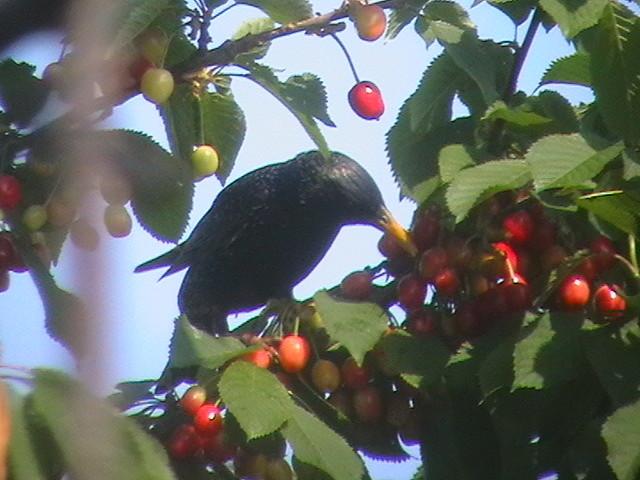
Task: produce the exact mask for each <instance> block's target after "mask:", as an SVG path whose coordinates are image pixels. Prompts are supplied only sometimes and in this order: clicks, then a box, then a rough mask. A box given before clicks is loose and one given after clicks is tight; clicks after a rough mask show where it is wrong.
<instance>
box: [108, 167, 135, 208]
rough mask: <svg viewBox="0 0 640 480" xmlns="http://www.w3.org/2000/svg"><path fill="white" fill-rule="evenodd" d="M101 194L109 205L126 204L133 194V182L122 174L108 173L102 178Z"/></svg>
mask: <svg viewBox="0 0 640 480" xmlns="http://www.w3.org/2000/svg"><path fill="white" fill-rule="evenodd" d="M100 194H101V195H102V198H104V200H105V202H107V203H108V204H109V205H126V204H127V202H129V200H131V197H132V195H133V192H132V189H131V183H130V182H129V181H128V179H126V178H125V177H123V176H122V175H118V174H114V173H108V174H105V175H103V176H102V178H100Z"/></svg>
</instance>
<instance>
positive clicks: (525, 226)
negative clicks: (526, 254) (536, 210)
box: [502, 210, 535, 244]
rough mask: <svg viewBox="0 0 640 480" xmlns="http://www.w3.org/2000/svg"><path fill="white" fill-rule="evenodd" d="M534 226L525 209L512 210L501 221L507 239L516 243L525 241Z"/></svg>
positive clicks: (529, 237)
mask: <svg viewBox="0 0 640 480" xmlns="http://www.w3.org/2000/svg"><path fill="white" fill-rule="evenodd" d="M534 227H535V224H534V222H533V218H531V214H530V213H529V212H527V211H526V210H518V211H517V212H513V213H511V214H509V215H507V216H506V217H505V219H504V220H503V221H502V228H503V229H504V231H505V235H506V237H507V240H509V241H512V242H513V243H517V244H524V243H527V242H528V241H529V240H530V239H531V237H532V235H533V230H534Z"/></svg>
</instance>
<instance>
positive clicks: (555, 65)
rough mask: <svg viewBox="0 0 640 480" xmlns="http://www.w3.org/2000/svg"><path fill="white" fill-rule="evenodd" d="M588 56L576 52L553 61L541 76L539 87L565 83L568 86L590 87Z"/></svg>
mask: <svg viewBox="0 0 640 480" xmlns="http://www.w3.org/2000/svg"><path fill="white" fill-rule="evenodd" d="M589 67H590V58H589V54H587V53H584V52H576V53H574V54H573V55H569V56H567V57H562V58H558V59H556V60H554V61H553V62H552V63H551V65H550V66H549V68H548V69H547V70H546V71H545V72H544V75H542V79H541V80H540V85H546V84H547V83H567V84H569V85H583V86H585V87H590V86H591V71H590V69H589Z"/></svg>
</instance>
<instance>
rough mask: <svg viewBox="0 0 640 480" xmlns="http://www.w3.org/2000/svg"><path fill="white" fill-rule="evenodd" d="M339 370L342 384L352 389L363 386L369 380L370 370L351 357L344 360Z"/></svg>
mask: <svg viewBox="0 0 640 480" xmlns="http://www.w3.org/2000/svg"><path fill="white" fill-rule="evenodd" d="M340 372H341V373H342V381H343V382H344V386H345V387H347V388H350V389H352V390H359V389H361V388H364V387H365V386H366V385H367V384H368V383H369V381H370V380H371V371H370V370H369V369H368V368H367V367H365V366H364V365H362V366H359V365H358V364H357V363H356V361H355V359H354V358H353V357H349V358H347V359H346V360H345V361H344V363H343V364H342V367H341V368H340Z"/></svg>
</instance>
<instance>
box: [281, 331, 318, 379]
mask: <svg viewBox="0 0 640 480" xmlns="http://www.w3.org/2000/svg"><path fill="white" fill-rule="evenodd" d="M278 356H279V358H280V365H281V366H282V369H283V370H284V371H285V372H287V373H297V372H299V371H301V370H303V369H304V368H305V367H306V366H307V363H308V362H309V357H311V347H310V345H309V341H308V340H307V339H306V338H304V337H300V336H298V335H289V336H287V337H284V338H283V339H282V342H280V346H279V347H278Z"/></svg>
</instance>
